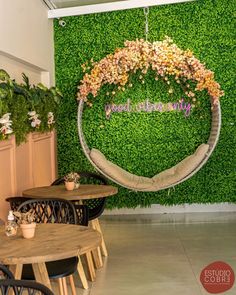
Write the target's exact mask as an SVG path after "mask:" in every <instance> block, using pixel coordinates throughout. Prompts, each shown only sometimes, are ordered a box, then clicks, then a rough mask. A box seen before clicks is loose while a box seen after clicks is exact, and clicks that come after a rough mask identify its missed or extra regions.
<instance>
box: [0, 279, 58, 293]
mask: <svg viewBox="0 0 236 295" xmlns="http://www.w3.org/2000/svg"><path fill="white" fill-rule="evenodd" d="M12 294H13V295H22V294H24V295H40V294H41V295H54V294H53V292H52V291H51V290H49V289H48V288H47V287H46V286H44V285H42V284H39V283H37V282H33V281H25V280H14V279H7V280H0V295H12Z"/></svg>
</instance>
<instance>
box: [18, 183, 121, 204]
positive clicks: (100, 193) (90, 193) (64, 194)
mask: <svg viewBox="0 0 236 295" xmlns="http://www.w3.org/2000/svg"><path fill="white" fill-rule="evenodd" d="M117 192H118V189H117V187H114V186H111V185H101V184H81V185H80V186H79V188H78V189H75V190H73V191H68V190H66V188H65V186H64V185H52V186H42V187H34V188H30V189H27V190H25V191H23V196H27V197H32V198H60V199H66V200H69V201H78V200H87V199H95V198H103V197H109V196H113V195H115V194H117Z"/></svg>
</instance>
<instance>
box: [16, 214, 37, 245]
mask: <svg viewBox="0 0 236 295" xmlns="http://www.w3.org/2000/svg"><path fill="white" fill-rule="evenodd" d="M14 215H15V216H16V219H17V223H18V224H19V225H20V228H21V230H22V234H23V237H24V238H26V239H31V238H33V237H34V234H35V228H36V223H35V222H34V220H35V212H34V210H33V209H30V210H29V211H28V212H26V213H21V212H18V211H15V212H14Z"/></svg>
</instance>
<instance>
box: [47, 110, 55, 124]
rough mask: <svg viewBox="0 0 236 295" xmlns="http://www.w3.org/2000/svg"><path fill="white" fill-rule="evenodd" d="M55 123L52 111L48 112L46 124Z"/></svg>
mask: <svg viewBox="0 0 236 295" xmlns="http://www.w3.org/2000/svg"><path fill="white" fill-rule="evenodd" d="M54 123H55V120H54V114H53V112H49V113H48V126H49V127H51V126H52V125H53V124H54Z"/></svg>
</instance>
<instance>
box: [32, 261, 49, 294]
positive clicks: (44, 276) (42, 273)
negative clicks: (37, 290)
mask: <svg viewBox="0 0 236 295" xmlns="http://www.w3.org/2000/svg"><path fill="white" fill-rule="evenodd" d="M32 267H33V271H34V276H35V279H36V281H37V282H39V283H41V284H43V285H45V286H47V287H48V288H49V289H50V290H52V286H51V283H50V280H49V277H48V271H47V268H46V265H45V263H44V262H41V263H32Z"/></svg>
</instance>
